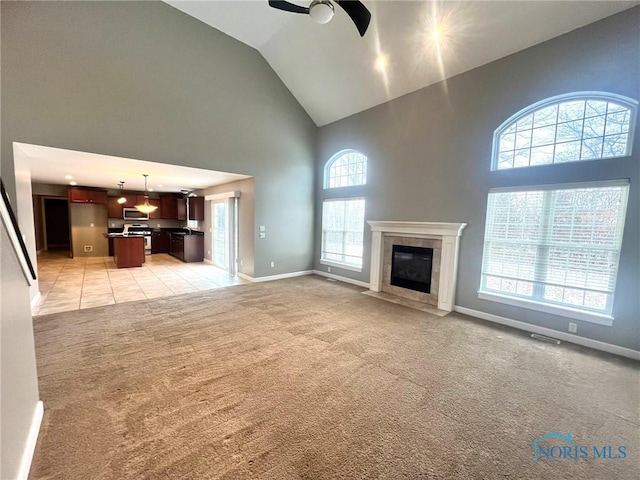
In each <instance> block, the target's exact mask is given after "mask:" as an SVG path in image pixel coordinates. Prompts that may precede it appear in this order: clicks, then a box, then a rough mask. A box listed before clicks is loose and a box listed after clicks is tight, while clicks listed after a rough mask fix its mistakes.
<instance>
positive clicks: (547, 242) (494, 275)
mask: <svg viewBox="0 0 640 480" xmlns="http://www.w3.org/2000/svg"><path fill="white" fill-rule="evenodd" d="M627 195H628V184H627V185H617V186H599V187H587V188H575V187H574V188H560V189H554V190H532V191H509V192H490V194H489V205H488V211H487V228H486V234H485V248H484V255H483V257H484V258H483V268H482V282H481V288H480V290H481V292H485V293H497V294H500V295H506V296H510V297H514V298H525V299H529V300H531V301H534V302H537V303H541V304H548V305H560V306H565V307H570V308H574V309H579V310H583V311H591V312H596V313H605V314H610V313H611V308H612V305H613V293H614V290H615V282H616V276H617V269H618V262H619V255H620V246H621V242H622V231H623V227H624V213H625V209H626V200H627ZM534 210H538V211H539V216H540V219H541V221H540V222H539V223H538V224H537V225H535V221H534V222H531V221H529V222H527V221H526V219H527V218H528V217H529V216H530V215H531V214H532V212H533V211H534ZM533 219H534V220H535V219H536V215H535V214H534V215H533ZM529 220H531V218H529ZM527 223H528V224H529V226H527Z"/></svg>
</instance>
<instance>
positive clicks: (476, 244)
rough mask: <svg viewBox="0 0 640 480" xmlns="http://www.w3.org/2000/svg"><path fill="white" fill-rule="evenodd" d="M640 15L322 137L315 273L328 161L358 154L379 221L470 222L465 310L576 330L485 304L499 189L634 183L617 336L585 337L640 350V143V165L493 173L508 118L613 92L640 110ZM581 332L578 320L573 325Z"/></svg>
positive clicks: (330, 128)
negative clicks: (487, 229) (561, 98)
mask: <svg viewBox="0 0 640 480" xmlns="http://www.w3.org/2000/svg"><path fill="white" fill-rule="evenodd" d="M639 27H640V7H636V8H634V9H632V10H628V11H625V12H622V13H621V14H618V15H616V16H614V17H610V18H608V19H605V20H602V21H600V22H598V23H595V24H592V25H589V26H587V27H585V28H582V29H579V30H576V31H573V32H571V33H569V34H567V35H564V36H562V37H559V38H556V39H553V40H550V41H548V42H545V43H542V44H540V45H537V46H534V47H532V48H530V49H528V50H525V51H522V52H519V53H517V54H514V55H511V56H509V57H507V58H504V59H501V60H499V61H496V62H493V63H490V64H488V65H485V66H483V67H480V68H477V69H475V70H473V71H470V72H467V73H465V74H462V75H459V76H456V77H454V78H452V79H450V80H448V81H447V89H448V95H447V94H446V93H445V90H444V88H443V87H444V85H442V84H438V85H433V86H430V87H427V88H424V89H421V90H419V91H417V92H414V93H411V94H409V95H406V96H404V97H402V98H399V99H397V100H394V101H391V102H388V103H386V104H384V105H381V106H379V107H376V108H373V109H371V110H368V111H365V112H363V113H360V114H357V115H354V116H352V117H349V118H347V119H344V120H341V121H339V122H336V123H333V124H330V125H327V126H325V127H322V128H321V129H320V133H319V140H318V163H317V165H316V174H317V177H316V191H317V196H316V198H317V204H316V232H317V233H316V245H315V252H316V253H315V257H314V258H315V268H316V269H318V270H323V271H326V266H324V265H321V264H320V263H319V260H318V259H319V257H320V238H321V225H320V219H321V208H322V200H323V198H327V197H328V196H329V195H332V196H343V195H345V194H349V193H356V192H355V191H352V192H349V191H348V190H347V189H340V190H344V192H343V191H339V192H325V191H323V190H322V171H323V167H324V164H325V162H326V161H327V160H328V159H329V158H331V156H332V155H333V154H334V153H336V152H337V151H339V150H342V149H346V148H353V149H356V150H359V151H361V152H362V153H364V154H365V155H367V157H368V159H369V163H368V168H369V175H368V185H367V186H366V187H363V188H361V189H360V190H361V191H362V192H363V193H364V194H365V195H366V198H367V205H366V219H367V220H407V221H427V222H428V221H443V222H466V223H468V224H469V225H468V227H467V228H466V229H465V230H464V232H463V235H462V240H461V253H460V267H459V275H458V288H457V296H456V304H457V305H460V306H463V307H467V308H471V309H474V310H479V311H482V312H487V313H491V314H495V315H500V316H504V317H508V318H512V319H516V320H520V321H524V322H528V323H532V324H536V325H540V326H544V327H547V328H553V329H557V330H561V331H564V332H566V331H567V330H568V322H569V320H568V319H566V318H561V317H556V316H552V315H546V314H542V313H538V312H534V311H531V310H525V309H520V308H516V307H510V306H507V305H502V304H498V303H494V302H489V301H485V300H480V299H478V298H477V293H476V292H477V290H478V288H479V284H480V270H481V258H482V246H483V237H484V221H485V213H486V202H487V193H488V190H489V189H490V188H492V187H500V186H508V185H534V184H548V183H562V182H576V181H593V180H604V179H617V178H629V179H631V190H630V197H629V206H628V210H627V218H626V226H625V233H624V239H623V245H622V253H621V255H622V258H621V261H620V270H619V277H618V286H617V290H616V296H615V304H614V311H613V314H614V316H615V322H614V325H613V326H612V327H605V326H600V325H595V324H592V323H585V322H578V334H579V335H582V336H585V337H589V338H594V339H597V340H601V341H604V342H608V343H612V344H617V345H621V346H625V347H629V348H634V349H640V321H639V320H640V305H639V297H640V295H639V293H640V292H639V287H638V286H639V285H640V252H639V245H640V234H639V229H640V225H639V217H640V211H639V210H640V189H639V187H638V185H639V184H640V169H639V166H638V164H639V163H638V162H639V154H640V133H639V132H638V131H637V130H638V128H637V126H636V136H635V143H634V147H633V156H632V157H629V158H622V159H614V160H597V161H589V162H580V163H573V164H564V165H551V166H542V167H535V168H527V169H514V170H511V171H500V172H491V171H490V164H491V143H492V135H493V131H494V130H495V129H496V128H497V127H498V126H499V125H500V124H501V123H502V122H503V121H504V120H506V119H507V118H508V117H510V116H511V115H512V114H514V113H516V112H517V111H519V110H521V109H522V108H524V107H526V106H528V105H530V104H532V103H535V102H537V101H539V100H542V99H544V98H548V97H551V96H554V95H559V94H562V93H568V92H573V91H586V90H601V91H608V92H612V93H617V94H621V95H625V96H627V97H631V98H634V99H636V100H640V81H639V79H640V34H639V32H640V29H639ZM370 248H371V232H370V230H369V229H368V228H367V229H366V230H365V268H364V271H363V272H362V273H361V274H357V273H354V272H350V271H347V270H340V269H338V268H335V267H332V269H331V271H332V273H336V274H338V275H342V276H345V277H349V278H354V279H357V280H362V281H368V279H369V256H370V252H371V250H370ZM572 321H573V320H572Z"/></svg>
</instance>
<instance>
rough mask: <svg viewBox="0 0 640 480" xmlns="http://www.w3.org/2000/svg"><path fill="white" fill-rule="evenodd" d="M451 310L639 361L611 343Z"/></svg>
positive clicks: (634, 352) (635, 354)
mask: <svg viewBox="0 0 640 480" xmlns="http://www.w3.org/2000/svg"><path fill="white" fill-rule="evenodd" d="M453 310H454V311H455V312H460V313H464V314H465V315H470V316H472V317H476V318H481V319H482V320H488V321H489V322H495V323H499V324H500V325H507V326H508V327H513V328H517V329H519V330H525V331H527V332H531V333H537V334H539V335H545V336H547V337H552V338H557V339H558V340H564V341H565V342H570V343H575V344H577V345H582V346H583V347H589V348H593V349H595V350H601V351H603V352H608V353H613V354H615V355H620V356H622V357H627V358H632V359H633V360H640V351H638V350H633V349H631V348H626V347H620V346H618V345H612V344H611V343H605V342H601V341H599V340H592V339H590V338H586V337H580V336H578V335H573V334H571V333H566V332H561V331H559V330H553V329H552V328H546V327H538V326H537V325H532V324H530V323H525V322H520V321H518V320H513V319H511V318H506V317H500V316H498V315H493V314H492V313H485V312H480V311H478V310H472V309H471V308H466V307H461V306H459V305H454V307H453Z"/></svg>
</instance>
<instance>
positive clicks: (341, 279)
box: [313, 270, 370, 288]
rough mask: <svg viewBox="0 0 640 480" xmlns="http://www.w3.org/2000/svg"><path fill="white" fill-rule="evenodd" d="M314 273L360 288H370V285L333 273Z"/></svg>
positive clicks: (314, 271)
mask: <svg viewBox="0 0 640 480" xmlns="http://www.w3.org/2000/svg"><path fill="white" fill-rule="evenodd" d="M313 273H315V274H316V275H320V276H322V277H327V278H332V279H334V280H338V281H340V282H344V283H350V284H352V285H357V286H359V287H364V288H369V287H370V285H369V284H368V283H367V282H361V281H360V280H354V279H352V278H347V277H341V276H340V275H334V274H333V273H328V272H323V271H321V270H313Z"/></svg>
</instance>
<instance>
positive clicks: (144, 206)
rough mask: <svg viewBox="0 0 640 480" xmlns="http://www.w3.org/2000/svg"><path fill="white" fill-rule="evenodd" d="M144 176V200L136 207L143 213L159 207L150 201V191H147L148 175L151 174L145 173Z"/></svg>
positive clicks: (153, 210)
mask: <svg viewBox="0 0 640 480" xmlns="http://www.w3.org/2000/svg"><path fill="white" fill-rule="evenodd" d="M142 176H143V177H144V202H143V203H142V204H140V205H136V206H135V208H136V210H138V211H139V212H142V213H151V212H155V211H156V210H157V209H158V207H157V206H155V205H151V204H150V203H149V193H148V192H147V177H148V176H149V175H146V174H144V173H143V174H142Z"/></svg>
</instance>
